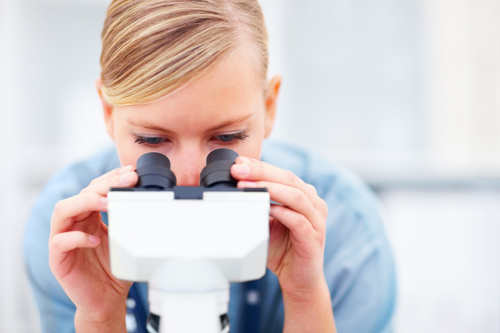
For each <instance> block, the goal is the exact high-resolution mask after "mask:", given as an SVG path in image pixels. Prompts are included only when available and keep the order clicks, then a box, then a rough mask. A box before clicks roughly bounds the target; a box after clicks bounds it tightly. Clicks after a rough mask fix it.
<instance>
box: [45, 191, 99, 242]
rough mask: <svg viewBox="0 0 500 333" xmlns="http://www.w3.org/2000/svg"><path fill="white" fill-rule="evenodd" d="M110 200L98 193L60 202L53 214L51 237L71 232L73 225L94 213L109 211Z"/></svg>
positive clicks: (82, 194) (81, 195) (83, 194)
mask: <svg viewBox="0 0 500 333" xmlns="http://www.w3.org/2000/svg"><path fill="white" fill-rule="evenodd" d="M107 204H108V200H107V198H106V197H103V196H101V195H99V194H97V193H92V192H87V193H81V194H78V195H75V196H74V197H70V198H68V199H64V200H61V201H59V202H58V203H57V204H56V206H55V208H54V212H53V214H52V222H51V227H50V232H51V235H55V234H58V233H61V232H65V231H69V230H71V228H72V227H73V224H74V223H75V222H78V221H82V220H83V219H85V218H87V217H88V216H89V215H90V214H92V213H93V212H99V211H103V212H105V211H107V209H108V208H107Z"/></svg>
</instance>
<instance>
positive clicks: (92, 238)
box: [89, 235, 100, 244]
mask: <svg viewBox="0 0 500 333" xmlns="http://www.w3.org/2000/svg"><path fill="white" fill-rule="evenodd" d="M89 241H90V242H91V243H93V244H99V242H100V239H99V237H97V236H94V235H89Z"/></svg>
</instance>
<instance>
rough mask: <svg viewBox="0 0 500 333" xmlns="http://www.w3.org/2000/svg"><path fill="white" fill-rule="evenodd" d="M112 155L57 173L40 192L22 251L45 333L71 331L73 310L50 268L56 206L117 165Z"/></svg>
mask: <svg viewBox="0 0 500 333" xmlns="http://www.w3.org/2000/svg"><path fill="white" fill-rule="evenodd" d="M113 156H114V152H106V153H105V154H102V153H101V154H99V155H97V157H94V158H92V159H90V160H88V161H85V162H81V163H77V164H74V165H72V166H70V167H68V168H66V169H64V170H62V171H60V172H59V173H57V174H56V175H55V176H54V177H53V178H52V179H51V180H50V181H49V182H48V183H47V185H46V186H45V188H44V189H43V190H42V192H41V193H40V195H39V197H38V199H37V201H36V202H35V205H34V207H33V210H32V212H31V215H30V217H29V219H28V223H27V226H26V230H25V234H24V241H23V252H24V261H25V268H26V272H27V275H28V280H29V282H30V285H31V289H32V291H33V294H34V297H35V302H36V305H37V308H38V311H39V314H40V323H41V328H42V332H44V333H68V332H74V331H75V328H74V315H75V311H76V307H75V305H74V304H73V302H72V301H71V300H70V299H69V298H68V296H67V295H66V293H65V292H64V290H63V289H62V287H61V286H60V285H59V282H57V280H56V278H55V277H54V275H53V274H52V272H51V270H50V267H49V249H48V243H49V235H50V223H51V217H52V212H53V210H54V207H55V205H56V203H57V202H58V201H60V200H62V199H65V198H69V197H71V196H74V195H76V194H78V193H79V192H80V191H81V190H82V189H83V188H84V187H86V186H87V185H88V184H89V183H90V181H91V180H92V179H94V178H96V177H98V176H100V175H101V174H104V173H105V172H107V170H108V169H110V168H113V167H114V166H115V164H117V163H118V162H117V159H116V158H114V157H113Z"/></svg>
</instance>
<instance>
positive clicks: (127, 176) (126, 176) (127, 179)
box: [120, 172, 134, 185]
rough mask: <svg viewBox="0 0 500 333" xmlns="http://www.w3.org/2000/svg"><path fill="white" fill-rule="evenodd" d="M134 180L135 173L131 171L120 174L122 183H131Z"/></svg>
mask: <svg viewBox="0 0 500 333" xmlns="http://www.w3.org/2000/svg"><path fill="white" fill-rule="evenodd" d="M133 180H134V174H133V173H131V172H129V173H125V174H123V175H121V176H120V183H121V184H122V185H130V184H131V183H132V181H133Z"/></svg>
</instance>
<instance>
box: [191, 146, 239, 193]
mask: <svg viewBox="0 0 500 333" xmlns="http://www.w3.org/2000/svg"><path fill="white" fill-rule="evenodd" d="M236 157H238V154H237V153H236V152H235V151H234V150H231V149H227V148H220V149H216V150H214V151H212V152H211V153H210V154H208V156H207V165H206V166H205V167H204V168H203V170H201V175H200V186H202V187H213V186H215V185H223V186H226V187H236V184H237V182H238V181H237V180H236V179H234V178H233V176H231V171H230V169H231V166H232V165H233V164H234V161H235V160H236Z"/></svg>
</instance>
